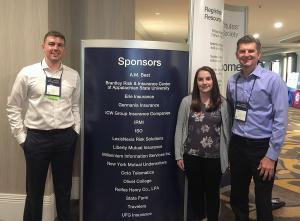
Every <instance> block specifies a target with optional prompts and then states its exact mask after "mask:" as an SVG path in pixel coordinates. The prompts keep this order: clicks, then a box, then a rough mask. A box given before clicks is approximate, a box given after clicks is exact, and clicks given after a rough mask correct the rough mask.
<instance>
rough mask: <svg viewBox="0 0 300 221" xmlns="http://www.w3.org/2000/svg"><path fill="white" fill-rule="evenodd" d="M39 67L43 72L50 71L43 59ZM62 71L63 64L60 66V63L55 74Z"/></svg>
mask: <svg viewBox="0 0 300 221" xmlns="http://www.w3.org/2000/svg"><path fill="white" fill-rule="evenodd" d="M41 66H42V69H43V70H44V71H50V68H49V66H48V64H47V63H46V60H45V58H44V59H43V60H42V62H41ZM62 69H63V64H62V62H60V66H59V68H58V70H57V71H56V72H58V71H61V70H62Z"/></svg>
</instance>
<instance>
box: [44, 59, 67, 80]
mask: <svg viewBox="0 0 300 221" xmlns="http://www.w3.org/2000/svg"><path fill="white" fill-rule="evenodd" d="M41 67H42V70H43V72H44V73H45V75H46V78H49V77H48V75H47V72H46V71H45V70H44V68H43V66H42V62H41ZM63 73H64V67H62V68H61V73H60V77H59V81H61V78H62V75H63Z"/></svg>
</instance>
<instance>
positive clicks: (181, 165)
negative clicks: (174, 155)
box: [177, 160, 184, 171]
mask: <svg viewBox="0 0 300 221" xmlns="http://www.w3.org/2000/svg"><path fill="white" fill-rule="evenodd" d="M177 165H178V167H179V168H180V169H181V170H182V171H184V162H183V160H177Z"/></svg>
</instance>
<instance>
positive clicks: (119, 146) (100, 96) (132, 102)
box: [82, 47, 188, 221]
mask: <svg viewBox="0 0 300 221" xmlns="http://www.w3.org/2000/svg"><path fill="white" fill-rule="evenodd" d="M83 78H84V113H83V114H84V115H83V118H84V131H83V137H84V141H83V144H84V147H83V148H84V151H83V181H82V184H83V193H82V194H83V195H82V197H83V198H82V199H83V203H82V205H83V216H82V217H83V220H84V221H99V220H103V221H118V220H139V221H147V220H149V221H150V220H151V221H182V219H183V187H182V185H183V184H182V183H183V176H182V175H181V176H180V172H179V171H178V169H177V166H176V162H175V159H174V141H173V140H174V133H175V125H176V119H177V111H178V107H179V104H180V101H181V99H182V97H183V96H185V95H186V94H187V92H188V90H187V85H188V52H186V51H175V50H169V49H168V50H165V49H140V48H113V47H85V48H84V75H83Z"/></svg>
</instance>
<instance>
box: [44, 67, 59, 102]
mask: <svg viewBox="0 0 300 221" xmlns="http://www.w3.org/2000/svg"><path fill="white" fill-rule="evenodd" d="M41 66H42V62H41ZM42 69H43V67H42ZM43 71H44V73H45V75H46V83H45V95H46V96H47V98H48V99H50V100H58V99H59V98H60V97H61V79H62V75H63V73H64V69H63V67H62V70H61V74H60V77H59V78H53V77H48V75H47V72H46V71H45V70H44V69H43Z"/></svg>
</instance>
